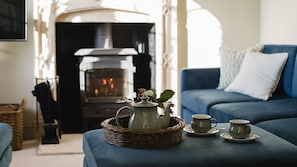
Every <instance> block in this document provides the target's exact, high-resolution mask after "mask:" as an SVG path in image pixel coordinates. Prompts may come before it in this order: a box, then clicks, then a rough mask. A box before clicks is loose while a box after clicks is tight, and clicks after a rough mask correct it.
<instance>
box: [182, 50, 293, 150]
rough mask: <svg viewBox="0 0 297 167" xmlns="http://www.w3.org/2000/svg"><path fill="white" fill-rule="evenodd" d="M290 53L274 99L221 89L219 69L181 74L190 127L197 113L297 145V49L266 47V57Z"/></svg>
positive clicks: (183, 104)
mask: <svg viewBox="0 0 297 167" xmlns="http://www.w3.org/2000/svg"><path fill="white" fill-rule="evenodd" d="M281 52H287V53H288V59H287V62H286V65H285V67H284V69H283V73H282V76H281V78H280V81H279V84H278V86H277V89H276V91H275V92H274V93H273V96H272V97H271V98H269V99H268V100H267V101H266V100H260V99H256V98H253V97H250V96H247V95H244V94H239V93H234V92H226V91H224V90H222V89H217V86H218V83H219V78H220V69H219V68H200V69H198V68H186V69H182V70H181V81H180V82H181V89H180V96H181V98H180V111H181V117H182V118H183V119H185V121H186V123H188V124H189V123H190V122H191V119H192V118H191V116H192V115H193V114H196V113H200V114H209V115H212V116H213V117H215V118H216V119H217V120H218V122H229V120H230V119H247V120H250V122H251V123H252V124H253V125H256V126H258V127H261V128H263V129H265V130H267V131H269V132H272V133H273V134H275V135H277V136H279V137H282V138H283V139H286V140H287V141H289V142H291V143H293V144H295V145H297V130H296V128H297V58H296V54H297V45H264V49H263V53H281Z"/></svg>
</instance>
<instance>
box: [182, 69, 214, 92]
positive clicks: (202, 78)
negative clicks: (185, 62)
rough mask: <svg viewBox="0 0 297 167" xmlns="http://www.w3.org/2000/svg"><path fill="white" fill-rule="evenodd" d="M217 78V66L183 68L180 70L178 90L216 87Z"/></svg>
mask: <svg viewBox="0 0 297 167" xmlns="http://www.w3.org/2000/svg"><path fill="white" fill-rule="evenodd" d="M219 78H220V69H219V68H184V69H182V70H181V79H180V86H181V89H180V90H181V92H182V91H185V90H190V89H212V88H216V87H217V86H218V84H219Z"/></svg>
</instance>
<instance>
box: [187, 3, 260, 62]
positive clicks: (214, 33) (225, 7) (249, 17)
mask: <svg viewBox="0 0 297 167" xmlns="http://www.w3.org/2000/svg"><path fill="white" fill-rule="evenodd" d="M187 2H188V6H187V15H188V23H187V28H188V53H189V54H188V66H189V67H210V66H218V65H219V59H218V56H217V55H218V49H219V47H220V46H226V47H229V48H234V49H243V48H246V47H250V46H252V45H255V44H257V43H259V41H260V34H259V27H260V19H259V15H260V2H259V0H248V1H247V0H219V1H218V0H188V1H187Z"/></svg>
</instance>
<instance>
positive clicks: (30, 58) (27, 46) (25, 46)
mask: <svg viewBox="0 0 297 167" xmlns="http://www.w3.org/2000/svg"><path fill="white" fill-rule="evenodd" d="M27 3H28V25H29V26H28V41H27V42H4V41H1V42H0V78H1V79H0V103H20V102H21V99H22V98H27V107H26V109H25V111H24V119H25V128H30V129H34V128H33V127H32V126H33V125H34V124H33V120H34V118H35V117H34V116H35V98H34V97H33V96H32V94H31V90H32V89H33V88H34V85H35V79H34V55H35V53H34V39H33V24H34V22H33V13H32V11H33V8H32V1H27ZM26 136H27V134H25V137H26Z"/></svg>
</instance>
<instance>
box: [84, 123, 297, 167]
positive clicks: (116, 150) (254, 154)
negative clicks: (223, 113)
mask: <svg viewBox="0 0 297 167" xmlns="http://www.w3.org/2000/svg"><path fill="white" fill-rule="evenodd" d="M228 126H229V124H218V127H220V128H225V129H226V130H225V131H221V132H226V131H227V129H228ZM252 133H254V134H258V135H259V136H260V138H259V139H258V140H256V141H255V142H252V143H245V144H243V143H240V144H238V143H231V142H226V141H224V140H223V139H222V138H221V137H220V136H219V134H217V135H214V136H211V137H190V136H188V135H186V134H185V133H184V134H183V138H182V142H180V143H178V144H176V145H173V146H170V147H166V148H162V149H133V148H127V147H119V146H115V145H111V144H108V143H107V142H106V141H105V140H104V135H103V129H97V130H91V131H88V132H86V133H85V134H84V137H83V150H84V154H85V157H84V167H140V166H141V167H159V166H160V167H182V166H185V167H197V166H199V167H215V166H222V167H238V166H240V167H253V166H262V167H263V166H269V167H274V166H278V167H280V166H281V167H286V166H292V167H293V166H296V164H297V159H296V155H297V147H294V145H293V144H291V143H289V142H287V141H285V140H283V139H281V138H279V137H277V136H275V135H273V134H271V133H269V132H267V131H265V130H263V129H260V128H257V127H255V126H252Z"/></svg>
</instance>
